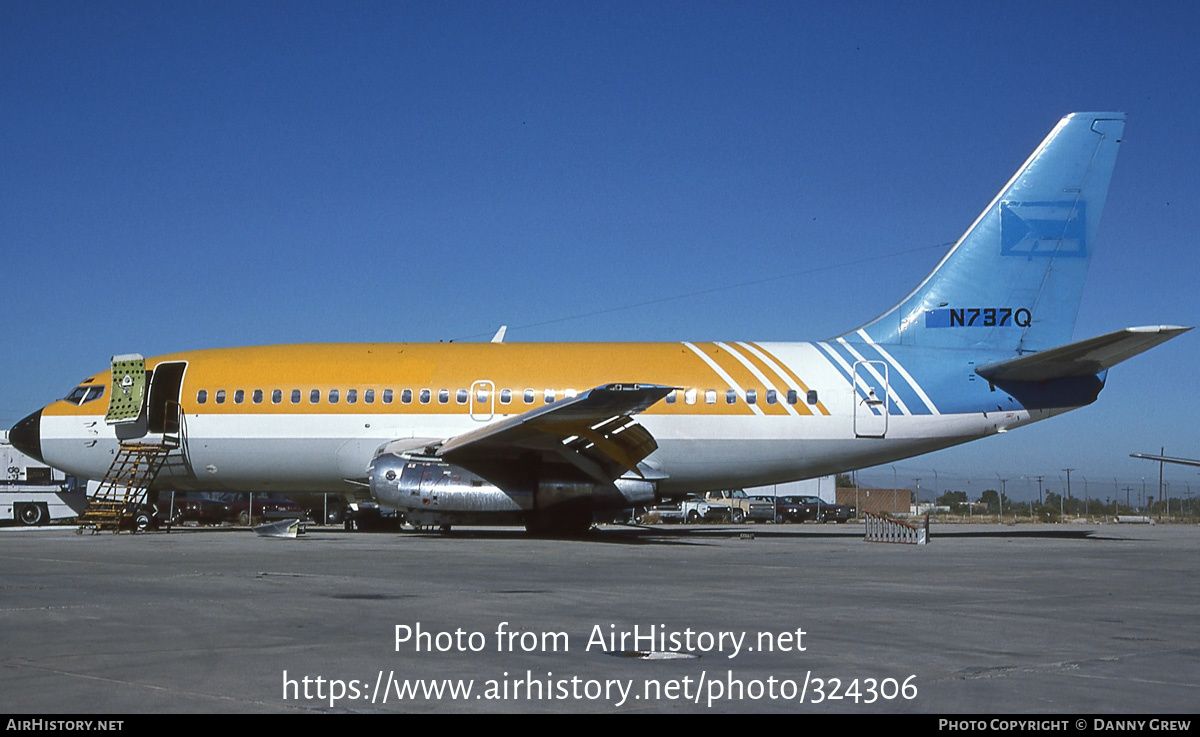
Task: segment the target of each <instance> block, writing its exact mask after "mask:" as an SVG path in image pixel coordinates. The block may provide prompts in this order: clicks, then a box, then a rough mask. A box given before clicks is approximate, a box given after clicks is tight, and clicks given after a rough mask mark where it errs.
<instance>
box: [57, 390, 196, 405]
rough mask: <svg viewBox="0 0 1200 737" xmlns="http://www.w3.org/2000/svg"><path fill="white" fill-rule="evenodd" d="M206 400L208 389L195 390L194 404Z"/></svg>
mask: <svg viewBox="0 0 1200 737" xmlns="http://www.w3.org/2000/svg"><path fill="white" fill-rule="evenodd" d="M67 398H68V399H70V397H67ZM207 401H208V390H207V389H201V390H200V391H198V392H196V404H204V403H205V402H207Z"/></svg>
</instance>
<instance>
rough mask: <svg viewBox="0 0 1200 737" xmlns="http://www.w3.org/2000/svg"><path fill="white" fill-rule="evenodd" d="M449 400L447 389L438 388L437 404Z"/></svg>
mask: <svg viewBox="0 0 1200 737" xmlns="http://www.w3.org/2000/svg"><path fill="white" fill-rule="evenodd" d="M449 401H450V390H449V389H438V404H445V403H446V402H449Z"/></svg>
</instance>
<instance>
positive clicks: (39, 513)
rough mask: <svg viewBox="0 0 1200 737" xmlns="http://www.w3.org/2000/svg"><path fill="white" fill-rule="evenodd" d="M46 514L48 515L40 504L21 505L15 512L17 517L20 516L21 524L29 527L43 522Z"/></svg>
mask: <svg viewBox="0 0 1200 737" xmlns="http://www.w3.org/2000/svg"><path fill="white" fill-rule="evenodd" d="M47 516H49V515H47V514H46V511H45V510H44V509H43V508H42V506H41V505H40V504H25V505H22V506H21V509H20V511H18V512H17V517H19V518H20V520H21V524H23V525H27V526H29V527H33V526H34V525H40V524H42V523H44V522H45V521H46V517H47Z"/></svg>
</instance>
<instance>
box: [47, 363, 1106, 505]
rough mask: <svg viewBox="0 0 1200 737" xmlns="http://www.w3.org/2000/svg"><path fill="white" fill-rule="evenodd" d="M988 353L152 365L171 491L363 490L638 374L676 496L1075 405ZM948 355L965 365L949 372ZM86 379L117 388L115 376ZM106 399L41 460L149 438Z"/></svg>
mask: <svg viewBox="0 0 1200 737" xmlns="http://www.w3.org/2000/svg"><path fill="white" fill-rule="evenodd" d="M923 354H924V356H923ZM960 354H961V355H960ZM923 359H927V360H923ZM978 360H979V354H978V353H970V352H967V351H962V352H955V351H946V350H938V351H925V350H921V349H915V348H906V347H903V346H900V347H892V348H891V349H890V350H887V351H884V350H882V349H881V348H879V347H877V346H875V347H873V346H870V345H862V344H858V345H851V344H849V343H846V342H845V341H840V342H839V341H836V340H835V341H828V342H822V343H745V342H729V343H704V342H696V343H689V342H681V343H615V344H614V343H596V344H589V343H580V344H520V343H512V344H492V343H479V344H472V343H461V344H451V343H438V344H403V343H400V344H383V343H375V344H327V345H285V346H266V347H255V348H227V349H213V350H201V351H193V352H189V353H180V354H174V355H167V356H160V357H158V358H155V359H150V360H148V361H147V362H146V366H147V369H149V370H150V371H153V370H154V369H156V368H157V367H158V366H160V365H166V364H176V365H178V364H183V366H182V367H181V368H182V381H181V383H180V386H179V389H178V394H177V396H178V401H179V404H180V408H181V410H182V412H181V416H182V429H181V434H182V436H183V442H184V455H185V456H186V459H187V463H186V464H175V465H170V466H168V467H167V468H165V469H164V471H163V473H162V475H161V476H160V479H159V481H158V486H160V487H162V488H176V489H198V490H238V491H282V492H331V491H340V492H346V491H352V490H353V489H355V488H357V483H356V482H361V480H362V479H363V478H364V474H365V470H366V469H367V467H368V465H369V464H370V462H371V459H372V458H373V457H374V455H375V454H376V452H377V451H378V450H379V448H380V447H381V446H382V445H383V444H385V443H388V442H392V441H397V440H406V439H414V443H413V444H414V445H419V441H421V440H427V441H430V442H434V441H439V440H441V439H443V438H449V437H454V436H456V435H460V434H462V433H465V432H469V431H471V430H473V429H475V428H477V427H480V426H481V425H484V424H486V423H489V422H493V421H496V420H499V419H502V418H504V417H508V416H512V415H517V414H520V413H523V412H526V411H529V410H532V409H536V408H538V407H542V406H545V405H546V404H547V403H553V402H554V401H562V400H564V399H566V398H569V397H572V396H574V395H575V394H576V393H578V392H582V391H585V390H588V389H591V388H593V387H596V386H601V385H605V384H610V383H614V382H619V381H621V380H629V379H630V378H631V377H636V378H637V379H638V380H639V381H641V382H643V383H657V384H661V385H665V386H671V387H677V390H676V391H674V392H673V393H672V394H670V395H668V396H667V397H666V398H664V399H663V400H661V401H659V402H657V403H656V404H654V405H653V406H651V407H650V408H649V409H648V410H646V411H645V412H644V413H642V414H641V415H639V422H640V423H641V424H642V425H643V426H644V427H645V428H646V429H647V430H648V431H649V432H650V433H651V434H652V435H653V437H654V438H655V439H656V441H657V444H658V450H657V451H656V452H655V453H653V454H652V455H650V456H649V457H648V458H647V459H646V460H645V466H646V467H647V468H648V469H649V471H650V472H649V475H648V477H650V478H653V477H657V479H656V483H657V487H658V491H659V493H660V494H662V495H676V494H680V493H685V492H690V491H700V490H707V489H719V488H732V487H742V486H755V485H761V484H769V483H777V482H783V481H788V480H793V479H798V478H810V477H813V476H817V475H822V474H828V473H834V472H839V471H844V470H847V469H851V468H859V467H864V466H869V465H874V464H878V463H885V462H888V461H890V460H895V459H897V458H903V457H908V456H911V455H914V454H917V453H924V452H928V451H932V450H936V449H938V448H943V447H946V446H949V445H953V444H956V443H961V442H966V441H968V440H972V439H975V438H979V437H983V436H986V435H990V434H993V433H996V432H1001V431H1005V430H1008V429H1010V428H1013V427H1016V426H1019V425H1022V424H1026V423H1028V422H1030V421H1033V420H1036V419H1042V418H1043V417H1047V416H1050V414H1053V413H1055V411H1061V410H1062V409H1066V408H1065V407H1026V406H1023V405H1022V404H1021V403H1020V402H1019V401H1017V400H1016V399H1015V398H1014V397H1012V396H1011V395H1009V394H1008V393H1006V392H1004V391H1001V390H998V389H997V388H996V387H994V386H989V384H988V382H986V381H984V380H982V379H981V378H980V377H978V376H977V375H975V374H974V372H973V368H974V365H975V363H976V362H978ZM954 361H958V362H960V365H961V370H960V371H953V370H947V369H948V368H949V366H948V363H951V362H954ZM926 364H927V365H926ZM935 367H936V368H937V369H938V370H937V371H936V372H934V371H929V370H927V369H929V368H935ZM923 374H927V375H928V376H929V378H930V379H931V380H932V381H933V382H934V383H931V384H930V383H923V382H922V380H921V378H919V377H921V376H922V375H923ZM153 381H154V380H153V379H152V380H151V386H152V388H151V391H152V393H153V392H154V386H153ZM86 385H94V386H99V387H104V388H105V391H111V385H110V383H109V373H108V372H107V371H105V372H103V373H99V374H96V375H95V376H93V377H92V378H91V379H90V380H89V381H88V382H85V386H86ZM76 393H77V394H78V393H79V392H76ZM172 394H174V391H173V392H172ZM931 394H932V395H936V396H937V397H939V401H938V403H937V404H935V403H934V401H933V399H932V398H931ZM85 396H86V395H85ZM1093 398H1094V395H1093ZM105 399H106V398H105V397H98V398H97V399H95V400H93V401H90V402H85V403H82V404H75V403H72V402H69V401H66V400H64V401H60V402H57V403H55V404H52V405H50V406H48V407H47V408H46V409H45V410H44V411H43V412H42V423H41V447H42V453H43V455H44V457H45V459H46V461H47V463H50V464H52V465H54V466H56V467H59V468H62V469H64V470H66V471H68V472H70V473H73V474H76V475H80V476H84V477H89V478H100V477H102V476H103V475H104V473H105V472H106V471H107V470H108V464H109V463H110V462H111V460H112V457H113V455H114V454H115V453H116V449H117V447H118V445H119V442H120V441H121V440H140V439H144V438H146V437H149V438H150V439H153V438H154V437H156V434H155V433H153V432H149V431H148V429H147V428H146V423H145V422H144V421H142V422H139V423H134V424H131V425H108V424H106V423H105V420H104V410H105V408H106V407H107V404H108V402H107V401H104V400H105ZM1087 401H1090V399H1087ZM1081 403H1086V401H1083V402H1081ZM105 449H107V452H105ZM98 451H99V452H98Z"/></svg>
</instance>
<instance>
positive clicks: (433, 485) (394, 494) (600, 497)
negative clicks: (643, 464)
mask: <svg viewBox="0 0 1200 737" xmlns="http://www.w3.org/2000/svg"><path fill="white" fill-rule="evenodd" d="M368 480H369V483H370V488H371V495H372V496H374V497H375V500H376V501H377V502H379V503H380V504H382V505H384V506H388V507H393V508H395V509H400V510H403V511H404V512H405V513H406V515H407V517H408V519H409V521H411V522H413V523H414V524H418V525H425V524H429V525H442V526H448V525H450V524H506V523H509V524H511V523H514V522H515V523H518V524H525V525H527V526H529V527H531V528H537V529H546V530H552V529H556V528H566V527H573V528H579V527H583V529H586V528H587V526H590V524H591V519H592V512H593V511H595V510H597V509H620V508H623V507H633V506H637V505H642V504H650V503H653V502H654V501H655V489H654V484H653V482H650V481H645V480H642V479H617V480H616V481H614V482H612V483H609V484H599V483H593V482H591V481H578V480H570V479H541V480H538V481H536V483H535V484H534V485H532V488H529V489H501V488H499V487H498V486H496V485H495V484H492V483H491V482H489V481H487V480H486V479H484V478H483V477H481V476H479V475H478V474H476V473H473V472H471V471H468V470H467V469H465V468H462V467H461V466H457V465H454V464H451V463H447V462H446V461H444V460H442V459H440V458H438V457H436V456H423V455H418V454H415V453H411V452H403V453H394V452H382V453H379V454H378V455H376V456H375V458H374V459H373V460H372V462H371V466H370V468H369V469H368Z"/></svg>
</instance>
